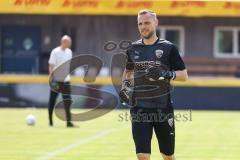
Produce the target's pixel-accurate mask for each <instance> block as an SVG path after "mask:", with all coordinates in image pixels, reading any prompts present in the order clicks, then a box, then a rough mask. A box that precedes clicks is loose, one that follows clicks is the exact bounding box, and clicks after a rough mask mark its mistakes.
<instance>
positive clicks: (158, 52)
mask: <svg viewBox="0 0 240 160" xmlns="http://www.w3.org/2000/svg"><path fill="white" fill-rule="evenodd" d="M155 54H156V57H157V58H161V57H162V55H163V50H160V49H158V50H156V51H155Z"/></svg>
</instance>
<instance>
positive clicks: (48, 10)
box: [0, 0, 240, 17]
mask: <svg viewBox="0 0 240 160" xmlns="http://www.w3.org/2000/svg"><path fill="white" fill-rule="evenodd" d="M146 8H147V9H151V10H153V11H155V12H157V14H158V15H160V16H190V17H202V16H213V17H216V16H218V17H219V16H221V17H222V16H223V17H238V16H240V1H179V0H165V1H163V0H0V14H75V15H77V14H85V15H136V14H137V12H138V11H139V10H141V9H146Z"/></svg>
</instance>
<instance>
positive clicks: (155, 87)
mask: <svg viewBox="0 0 240 160" xmlns="http://www.w3.org/2000/svg"><path fill="white" fill-rule="evenodd" d="M157 26H158V20H157V17H156V13H154V12H152V11H149V10H142V11H140V12H139V13H138V29H139V32H140V35H141V37H142V39H140V40H138V41H136V42H133V43H132V45H131V47H130V48H129V49H128V50H127V64H126V69H125V71H124V74H123V83H122V89H121V91H120V93H119V96H120V100H121V101H122V102H124V103H127V104H129V105H130V106H132V108H131V110H130V113H131V118H132V135H133V140H134V143H135V146H136V154H137V158H138V160H150V154H151V139H152V134H153V129H154V131H155V134H156V137H157V139H158V144H159V150H160V152H161V154H162V156H163V159H164V160H175V158H174V148H175V127H174V114H173V106H172V100H171V96H170V90H171V85H170V81H171V80H175V81H186V80H187V78H188V74H187V70H186V68H185V65H184V62H183V60H182V58H181V57H180V55H179V51H178V49H177V47H176V46H174V45H173V44H172V43H171V42H169V41H166V40H162V39H159V38H158V37H157V35H156V28H157Z"/></svg>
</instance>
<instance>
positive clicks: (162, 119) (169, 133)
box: [130, 106, 175, 155]
mask: <svg viewBox="0 0 240 160" xmlns="http://www.w3.org/2000/svg"><path fill="white" fill-rule="evenodd" d="M130 112H131V119H132V136H133V140H134V143H135V147H136V153H148V154H150V153H151V139H152V135H153V130H154V131H155V134H156V136H157V140H158V145H159V150H160V152H161V153H163V154H165V155H173V154H174V148H175V126H174V114H173V108H172V107H169V108H165V109H157V108H155V109H153V108H140V107H137V106H136V107H133V108H131V111H130Z"/></svg>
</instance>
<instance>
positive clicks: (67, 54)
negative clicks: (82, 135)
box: [48, 35, 74, 127]
mask: <svg viewBox="0 0 240 160" xmlns="http://www.w3.org/2000/svg"><path fill="white" fill-rule="evenodd" d="M71 44H72V40H71V38H70V37H69V36H68V35H64V36H63V37H62V38H61V43H60V46H58V47H56V48H54V49H53V50H52V52H51V55H50V58H49V61H48V63H49V75H50V76H51V75H52V76H53V82H54V83H55V85H57V86H60V85H64V86H68V87H67V89H68V91H67V92H68V93H69V94H62V98H63V100H67V101H64V110H65V114H66V122H67V124H66V126H67V127H74V124H73V123H72V122H71V112H70V107H71V103H69V101H70V100H71V95H70V75H69V74H68V75H67V77H66V78H65V79H64V81H63V80H62V79H61V78H59V77H57V75H54V70H55V69H56V68H57V67H59V66H60V65H61V64H63V63H65V62H67V61H69V60H71V59H72V50H71V49H70V47H71ZM65 69H66V70H65ZM64 70H65V71H67V73H69V72H70V66H69V67H68V66H65V68H64ZM58 95H59V93H58V92H56V91H54V90H52V89H51V90H50V97H49V105H48V115H49V126H53V110H54V106H55V103H56V100H57V97H58Z"/></svg>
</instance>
